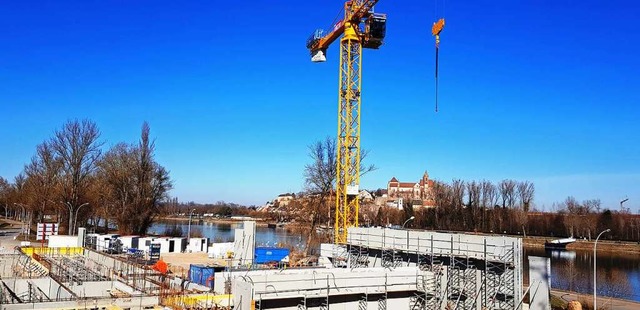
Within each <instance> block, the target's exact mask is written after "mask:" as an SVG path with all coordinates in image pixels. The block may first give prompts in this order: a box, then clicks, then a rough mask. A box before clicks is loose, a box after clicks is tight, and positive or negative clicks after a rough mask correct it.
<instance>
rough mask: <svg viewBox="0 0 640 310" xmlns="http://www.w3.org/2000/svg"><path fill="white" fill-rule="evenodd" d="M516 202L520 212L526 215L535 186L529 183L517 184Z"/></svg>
mask: <svg viewBox="0 0 640 310" xmlns="http://www.w3.org/2000/svg"><path fill="white" fill-rule="evenodd" d="M516 192H517V195H518V200H519V203H520V206H521V207H522V210H523V211H524V212H525V213H526V212H529V210H530V208H531V202H532V201H533V195H534V192H535V186H534V185H533V183H531V182H529V181H524V182H518V186H517V188H516Z"/></svg>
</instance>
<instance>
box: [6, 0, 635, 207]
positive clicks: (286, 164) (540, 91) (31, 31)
mask: <svg viewBox="0 0 640 310" xmlns="http://www.w3.org/2000/svg"><path fill="white" fill-rule="evenodd" d="M183 2H184V1H183ZM440 4H442V1H440ZM341 5H342V4H341V1H337V0H327V1H321V2H317V1H316V2H309V1H267V0H260V1H243V2H233V1H192V2H188V3H180V2H179V1H134V2H128V1H49V2H35V1H34V2H30V1H12V2H8V3H5V4H3V8H2V10H0V29H3V30H2V32H3V36H2V40H0V132H1V134H0V146H1V148H2V151H0V176H3V177H5V178H9V179H12V178H13V177H14V176H15V175H16V174H17V173H19V172H20V170H21V169H22V167H23V165H24V164H25V163H26V162H27V161H28V160H29V158H30V157H31V156H32V155H33V153H34V151H35V146H36V145H37V144H38V143H40V142H42V141H43V140H45V139H47V138H48V137H50V136H51V134H52V132H53V131H54V130H55V129H57V128H59V127H60V126H61V125H62V124H63V123H64V122H65V121H66V120H68V119H73V118H80V119H82V118H90V119H92V120H94V121H95V122H96V123H97V124H98V126H99V127H100V129H101V131H102V138H103V140H104V141H106V142H107V144H106V146H109V145H113V144H115V143H116V142H119V141H129V142H133V141H136V140H137V138H138V136H139V131H140V125H141V124H142V122H143V121H148V122H149V124H150V126H151V130H152V135H153V136H154V137H156V139H157V140H156V145H157V154H156V155H157V160H158V162H160V163H161V164H162V165H164V166H165V167H167V168H168V169H169V170H170V171H171V175H172V178H173V180H174V182H175V189H174V190H173V192H172V195H174V196H177V197H178V198H179V199H180V200H183V201H190V200H193V201H197V202H212V201H217V200H225V201H234V202H239V203H245V204H262V203H264V202H265V201H267V200H268V199H271V198H273V197H274V196H276V195H277V194H279V193H282V192H288V191H299V190H301V189H302V187H303V176H302V173H303V167H304V165H305V163H307V162H308V161H309V159H308V157H307V145H309V144H311V143H312V142H314V141H316V140H319V139H322V138H324V137H326V136H335V134H336V127H337V126H336V117H337V111H336V109H337V94H336V93H337V81H338V59H337V52H338V46H337V45H335V46H333V47H332V48H331V49H330V50H329V53H328V61H327V62H326V63H323V64H313V63H311V62H310V61H309V54H308V52H307V50H306V49H305V41H306V38H307V37H308V36H309V34H310V33H311V32H312V31H313V30H314V29H316V28H319V27H325V28H326V27H328V26H329V25H330V24H331V22H332V21H333V20H334V17H335V16H336V14H337V13H338V11H339V9H340V8H341ZM440 8H442V6H441V7H440ZM434 10H435V4H434V2H433V1H388V0H387V1H384V0H382V1H380V2H379V4H378V6H377V7H376V11H378V12H384V13H387V14H388V24H387V38H386V40H385V45H384V46H383V47H382V48H381V49H380V50H365V52H364V56H363V96H362V109H363V111H362V146H363V147H364V148H366V149H369V150H370V152H371V153H370V156H369V158H367V161H368V162H369V163H374V164H375V165H377V166H378V167H379V169H378V170H377V171H375V172H373V173H371V174H369V175H367V176H366V177H364V178H363V180H362V187H365V188H371V189H374V188H378V187H386V182H387V181H388V180H389V179H390V178H391V177H393V176H395V177H397V178H399V179H400V180H402V181H404V180H406V181H417V180H418V179H419V178H420V176H421V175H422V173H423V172H424V171H425V170H428V171H429V173H430V175H431V176H432V177H433V178H436V179H440V180H445V181H449V180H451V179H453V178H460V179H465V180H468V179H483V178H485V179H489V180H494V181H498V180H501V179H504V178H512V179H516V180H530V181H533V182H534V183H535V185H536V188H537V192H536V204H537V205H538V207H539V208H546V209H550V208H551V205H552V203H553V202H556V201H561V200H563V199H564V198H565V197H566V196H568V195H573V196H575V197H576V198H577V199H579V200H583V199H591V198H600V199H601V200H602V201H603V203H604V205H605V206H606V207H611V208H617V207H618V201H619V200H620V199H621V198H624V197H628V198H629V199H630V200H629V202H628V203H627V205H626V206H627V207H631V208H632V209H633V210H634V211H637V210H638V209H639V208H640V193H639V190H638V189H639V188H640V163H639V162H638V159H640V143H639V142H640V137H639V135H638V128H637V127H638V125H637V124H638V117H639V116H640V105H638V102H639V101H640V100H639V99H640V92H639V90H640V76H639V75H638V72H640V58H639V57H638V55H640V21H638V19H637V17H638V16H640V4H639V3H637V2H634V1H607V2H605V1H581V2H580V3H579V4H577V3H575V4H574V2H573V1H447V2H446V9H445V10H444V16H445V17H446V19H447V25H446V28H445V30H444V31H443V33H442V43H441V53H440V55H441V59H440V105H441V107H440V112H439V113H437V114H436V113H434V99H433V97H434V95H433V93H434V86H433V84H434V79H433V71H434V47H433V45H434V42H433V38H432V37H431V36H430V27H431V23H432V22H433V21H434V20H435V19H436V16H435V14H434Z"/></svg>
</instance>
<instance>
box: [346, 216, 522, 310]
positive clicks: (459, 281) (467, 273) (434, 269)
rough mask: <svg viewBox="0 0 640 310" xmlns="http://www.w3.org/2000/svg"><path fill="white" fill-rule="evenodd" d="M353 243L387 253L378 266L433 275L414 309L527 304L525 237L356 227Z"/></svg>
mask: <svg viewBox="0 0 640 310" xmlns="http://www.w3.org/2000/svg"><path fill="white" fill-rule="evenodd" d="M348 244H349V246H350V247H352V248H354V247H357V248H359V249H360V251H363V252H368V253H377V252H379V253H381V256H382V259H381V262H380V264H379V265H378V266H381V267H385V268H392V269H393V268H397V267H398V266H417V267H418V268H419V269H420V270H423V271H429V272H431V274H430V277H431V278H429V279H422V280H420V281H418V289H417V291H416V292H415V294H414V295H413V296H412V297H411V309H428V310H438V309H445V308H452V309H476V308H481V309H492V310H503V309H504V310H514V309H516V308H517V305H518V303H519V302H520V300H522V240H521V239H519V238H513V237H504V236H485V235H470V234H456V233H441V232H431V231H412V230H397V229H387V228H362V227H357V228H356V227H354V228H350V229H349V236H348ZM362 248H366V250H364V249H362ZM405 261H406V264H405ZM372 267H376V264H375V260H374V264H373V266H372Z"/></svg>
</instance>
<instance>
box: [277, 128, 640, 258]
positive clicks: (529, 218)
mask: <svg viewBox="0 0 640 310" xmlns="http://www.w3.org/2000/svg"><path fill="white" fill-rule="evenodd" d="M308 154H309V158H310V159H311V160H310V162H309V163H308V164H307V165H305V169H304V172H303V175H304V178H305V191H304V192H302V193H300V194H298V195H296V198H295V200H294V201H292V202H290V203H289V204H288V206H287V207H286V208H278V209H277V210H276V212H277V213H278V214H271V215H270V216H271V217H272V218H278V219H279V220H285V221H291V222H294V223H297V224H298V225H296V227H298V230H299V231H300V232H301V233H302V234H303V235H305V236H306V237H307V242H306V245H307V249H308V250H309V249H312V248H313V246H314V245H316V244H317V243H318V242H327V241H331V236H330V235H331V233H332V225H333V220H334V214H335V197H334V195H335V194H334V192H333V189H334V187H335V165H336V156H335V154H336V145H335V139H333V138H326V139H324V140H322V141H317V142H315V143H313V144H312V145H310V146H309V153H308ZM364 155H365V156H366V152H365V153H364ZM375 169H376V168H375V166H373V165H372V166H369V167H364V168H362V171H361V174H366V173H367V172H370V171H373V170H375ZM371 192H372V193H375V196H378V197H380V196H382V194H383V192H385V191H384V190H378V191H371ZM431 194H432V198H433V201H434V202H435V205H436V206H437V207H435V208H422V207H415V208H414V207H413V201H412V200H411V199H405V204H404V208H403V209H402V210H398V208H397V207H390V206H386V205H383V206H381V207H379V206H376V205H375V204H373V203H369V204H366V203H364V202H362V203H361V209H360V218H359V222H360V223H361V224H363V225H376V226H386V225H388V224H391V225H393V224H395V225H401V224H402V223H404V222H405V221H406V220H408V219H410V218H411V217H412V216H414V219H413V220H411V221H409V222H407V226H408V227H411V228H420V229H431V230H446V231H467V232H483V233H500V234H512V235H523V236H527V235H535V236H545V237H569V236H573V237H576V238H585V239H593V238H595V236H596V235H597V234H598V233H599V232H601V231H602V230H605V229H611V233H609V234H607V235H605V236H604V238H607V239H615V240H627V241H638V242H640V216H639V215H634V214H631V213H629V211H628V210H620V211H614V210H609V209H605V208H602V206H601V201H600V200H599V199H588V200H584V201H578V200H577V199H575V198H574V197H571V196H569V197H567V199H565V200H564V201H562V202H559V203H557V204H555V210H554V211H553V212H540V211H538V210H537V209H536V207H535V203H534V198H535V185H534V184H533V183H532V182H530V181H516V180H511V179H505V180H502V181H499V182H491V181H488V180H480V181H477V180H470V181H465V180H461V179H454V180H452V181H451V182H443V181H435V182H434V186H433V188H432V192H431Z"/></svg>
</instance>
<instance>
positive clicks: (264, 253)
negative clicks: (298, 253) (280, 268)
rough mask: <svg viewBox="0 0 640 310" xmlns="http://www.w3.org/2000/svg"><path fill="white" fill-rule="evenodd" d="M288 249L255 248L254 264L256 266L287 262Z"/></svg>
mask: <svg viewBox="0 0 640 310" xmlns="http://www.w3.org/2000/svg"><path fill="white" fill-rule="evenodd" d="M288 257H289V249H285V248H272V247H257V248H256V254H255V257H254V263H256V264H268V263H279V262H283V261H288Z"/></svg>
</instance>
